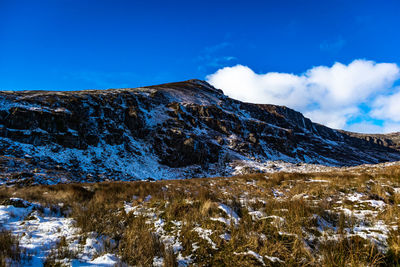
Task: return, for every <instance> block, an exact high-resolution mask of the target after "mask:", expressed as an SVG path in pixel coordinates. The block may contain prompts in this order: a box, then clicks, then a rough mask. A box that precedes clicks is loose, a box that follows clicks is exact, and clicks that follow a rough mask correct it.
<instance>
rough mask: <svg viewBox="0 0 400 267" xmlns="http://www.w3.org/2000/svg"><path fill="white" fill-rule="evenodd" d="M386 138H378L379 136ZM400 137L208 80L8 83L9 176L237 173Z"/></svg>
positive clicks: (3, 151)
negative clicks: (233, 91) (347, 126)
mask: <svg viewBox="0 0 400 267" xmlns="http://www.w3.org/2000/svg"><path fill="white" fill-rule="evenodd" d="M376 138H378V139H379V137H376ZM395 148H397V147H396V146H391V145H386V143H381V142H374V141H371V140H366V138H363V137H360V136H358V135H356V134H352V133H346V132H343V131H337V130H333V129H330V128H328V127H325V126H322V125H319V124H316V123H312V122H311V121H310V120H309V119H307V118H305V117H304V116H303V115H302V114H301V113H299V112H296V111H294V110H292V109H289V108H286V107H282V106H275V105H257V104H250V103H243V102H240V101H237V100H233V99H230V98H228V97H227V96H225V95H224V94H223V92H222V91H221V90H218V89H215V88H214V87H212V86H211V85H209V84H208V83H206V82H204V81H200V80H189V81H185V82H178V83H169V84H163V85H157V86H149V87H142V88H134V89H111V90H87V91H73V92H48V91H18V92H0V168H2V174H1V176H2V178H0V179H2V180H3V182H5V181H6V182H8V183H13V182H21V181H24V182H26V183H30V182H35V183H59V182H67V181H69V180H74V181H82V180H85V181H99V180H105V179H116V180H133V179H146V178H154V179H160V178H185V177H198V176H217V175H230V174H232V173H234V171H235V166H237V165H238V162H241V164H244V165H246V164H248V165H252V164H253V165H254V164H256V163H257V162H259V163H263V162H267V161H270V160H284V161H288V162H293V163H297V162H306V163H316V164H325V165H335V166H343V165H358V164H364V163H378V162H385V161H397V160H400V152H399V151H398V150H396V149H395Z"/></svg>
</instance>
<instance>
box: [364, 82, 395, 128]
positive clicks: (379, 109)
mask: <svg viewBox="0 0 400 267" xmlns="http://www.w3.org/2000/svg"><path fill="white" fill-rule="evenodd" d="M395 91H397V92H396V93H394V94H392V95H386V96H379V97H378V98H377V99H376V100H375V102H374V103H373V108H374V109H373V110H372V111H371V116H373V117H375V118H378V119H389V120H392V121H394V122H400V87H396V88H395Z"/></svg>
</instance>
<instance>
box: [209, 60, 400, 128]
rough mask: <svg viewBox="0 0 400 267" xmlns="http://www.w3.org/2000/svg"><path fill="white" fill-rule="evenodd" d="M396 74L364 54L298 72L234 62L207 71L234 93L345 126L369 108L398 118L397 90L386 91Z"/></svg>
mask: <svg viewBox="0 0 400 267" xmlns="http://www.w3.org/2000/svg"><path fill="white" fill-rule="evenodd" d="M399 78H400V68H399V67H398V66H397V65H396V64H393V63H375V62H373V61H367V60H355V61H353V62H351V63H350V64H348V65H345V64H342V63H335V64H334V65H333V66H331V67H327V66H318V67H313V68H311V69H309V70H307V71H306V72H304V73H303V74H300V75H296V74H290V73H278V72H269V73H265V74H257V73H255V72H254V71H253V70H252V69H250V68H249V67H247V66H243V65H236V66H234V67H225V68H222V69H220V70H218V71H217V72H215V73H214V74H211V75H208V76H207V80H208V82H209V83H211V84H212V85H214V86H215V87H217V88H220V89H222V90H223V91H224V92H225V94H227V95H228V96H230V97H232V98H235V99H239V100H242V101H247V102H254V103H269V104H277V105H285V106H288V107H291V108H294V109H296V110H299V111H301V112H303V113H304V114H305V116H307V117H309V118H311V119H312V120H313V121H315V122H319V123H322V124H325V125H327V126H329V127H333V128H340V129H349V128H350V125H349V124H348V123H349V121H351V120H352V119H355V118H357V117H358V116H361V115H366V114H365V113H368V112H369V110H372V111H371V112H370V113H368V114H367V115H368V116H375V117H376V118H380V119H387V120H388V123H390V122H396V121H400V118H397V115H396V113H397V114H400V113H399V111H400V108H399V107H398V106H396V105H395V104H394V103H396V101H397V103H400V102H399V101H400V91H399V93H398V94H394V95H390V94H392V93H393V91H394V90H395V89H394V88H393V83H394V82H395V81H396V80H398V79H399ZM387 105H389V106H391V107H392V109H388V108H387ZM365 106H367V107H368V108H367V110H366V109H365ZM387 111H389V113H388V112H387ZM385 116H386V117H385ZM394 117H396V118H397V119H393V118H394ZM380 129H381V130H383V128H382V127H381V128H380Z"/></svg>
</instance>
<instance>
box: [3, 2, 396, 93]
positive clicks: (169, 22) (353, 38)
mask: <svg viewBox="0 0 400 267" xmlns="http://www.w3.org/2000/svg"><path fill="white" fill-rule="evenodd" d="M399 14H400V4H399V2H398V1H320V0H319V1H307V0H299V1H232V0H230V1H118V0H113V1H111V0H109V1H101V0H93V1H88V0H79V1H78V0H76V1H72V0H49V1H42V0H36V1H31V0H29V1H20V0H10V1H7V0H0V88H1V89H3V90H4V89H8V90H18V89H59V90H69V89H84V88H109V87H125V86H129V87H135V86H140V85H149V84H156V83H161V82H168V81H178V80H185V79H190V78H199V79H204V78H205V76H206V75H207V74H210V73H213V72H215V71H216V70H217V69H219V68H221V67H223V66H230V65H234V64H238V63H240V64H243V65H247V66H250V67H251V68H252V69H253V70H254V71H256V72H262V73H264V72H269V71H278V72H288V73H301V72H304V71H305V70H307V69H308V68H310V67H312V66H317V65H332V64H333V63H334V62H336V61H339V62H342V63H350V62H351V61H352V60H354V59H358V58H366V59H370V60H374V61H376V62H397V63H400V62H399V60H400V49H399V47H400V35H399V31H398V29H400V20H399Z"/></svg>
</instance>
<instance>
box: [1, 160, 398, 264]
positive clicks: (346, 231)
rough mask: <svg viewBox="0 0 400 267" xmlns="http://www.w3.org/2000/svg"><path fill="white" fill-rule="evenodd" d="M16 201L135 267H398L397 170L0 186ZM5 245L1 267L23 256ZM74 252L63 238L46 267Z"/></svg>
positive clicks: (12, 244)
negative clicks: (94, 238) (47, 210)
mask: <svg viewBox="0 0 400 267" xmlns="http://www.w3.org/2000/svg"><path fill="white" fill-rule="evenodd" d="M15 197H18V198H22V199H24V200H27V201H30V202H38V203H40V204H41V205H42V206H44V207H51V208H52V209H54V210H59V209H61V211H62V213H63V214H64V216H67V217H72V218H73V219H74V220H75V226H76V227H77V228H79V229H80V231H81V232H80V234H79V235H80V241H79V242H84V240H85V238H86V237H87V236H89V235H91V234H92V233H93V232H95V233H96V234H97V235H101V236H107V237H108V238H110V240H112V242H110V244H109V245H108V246H106V252H110V253H114V254H116V255H118V256H119V257H120V258H121V260H122V262H124V263H126V264H128V265H138V266H152V265H154V266H156V265H161V266H177V265H178V264H180V265H198V266H226V265H230V266H282V265H284V266H367V265H368V266H396V265H397V266H399V264H400V228H399V225H400V167H399V166H391V167H385V168H378V167H377V168H356V169H352V170H351V169H350V170H346V171H343V170H339V169H338V170H337V171H332V172H326V173H307V174H304V173H275V174H251V175H244V176H236V177H229V178H205V179H188V180H163V181H156V182H144V181H143V182H103V183H94V184H59V185H54V186H31V187H5V186H3V187H0V204H1V205H7V203H8V202H9V201H10V198H15ZM28 219H29V218H27V220H28ZM0 244H1V245H0V248H1V252H0V265H1V262H3V264H5V262H6V261H5V259H6V258H7V257H8V258H10V257H12V258H13V259H14V260H16V261H17V260H18V259H19V257H20V256H19V255H18V249H19V247H18V237H14V236H12V235H10V234H9V232H7V231H3V232H0ZM77 253H78V252H77V251H71V248H70V247H69V244H68V241H67V237H65V238H61V240H60V241H59V243H58V245H57V247H56V248H54V250H53V252H52V253H50V254H49V255H48V256H47V259H46V262H45V264H46V265H47V266H57V265H60V264H61V262H63V263H65V259H66V258H73V257H74V255H76V254H77ZM62 259H64V261H61V260H62Z"/></svg>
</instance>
